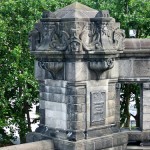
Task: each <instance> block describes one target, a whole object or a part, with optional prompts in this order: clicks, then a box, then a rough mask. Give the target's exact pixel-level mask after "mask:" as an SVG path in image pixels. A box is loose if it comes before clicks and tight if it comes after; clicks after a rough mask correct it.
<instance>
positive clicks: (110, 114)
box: [107, 108, 116, 117]
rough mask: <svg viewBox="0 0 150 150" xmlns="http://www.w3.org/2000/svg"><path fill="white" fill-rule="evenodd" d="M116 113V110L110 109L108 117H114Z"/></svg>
mask: <svg viewBox="0 0 150 150" xmlns="http://www.w3.org/2000/svg"><path fill="white" fill-rule="evenodd" d="M115 111H116V109H115V108H110V109H108V112H107V114H108V115H107V117H111V116H114V115H115Z"/></svg>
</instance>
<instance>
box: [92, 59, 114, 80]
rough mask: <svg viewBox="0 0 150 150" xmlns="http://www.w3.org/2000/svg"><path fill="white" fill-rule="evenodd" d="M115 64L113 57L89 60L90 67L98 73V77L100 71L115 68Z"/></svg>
mask: <svg viewBox="0 0 150 150" xmlns="http://www.w3.org/2000/svg"><path fill="white" fill-rule="evenodd" d="M113 66H114V59H113V58H108V59H102V60H101V61H98V62H97V61H93V62H89V69H90V70H92V71H94V72H95V73H96V76H97V79H98V77H99V74H100V73H102V72H104V71H106V70H109V69H111V68H113Z"/></svg>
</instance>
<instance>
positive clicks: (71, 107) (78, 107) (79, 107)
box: [67, 104, 85, 114]
mask: <svg viewBox="0 0 150 150" xmlns="http://www.w3.org/2000/svg"><path fill="white" fill-rule="evenodd" d="M72 112H78V113H82V112H85V104H67V113H68V114H70V113H72Z"/></svg>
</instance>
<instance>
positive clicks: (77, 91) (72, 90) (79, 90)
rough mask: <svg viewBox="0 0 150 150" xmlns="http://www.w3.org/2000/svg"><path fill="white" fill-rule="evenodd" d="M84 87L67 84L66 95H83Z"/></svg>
mask: <svg viewBox="0 0 150 150" xmlns="http://www.w3.org/2000/svg"><path fill="white" fill-rule="evenodd" d="M85 94H86V89H85V87H84V86H77V87H75V86H68V87H67V95H85Z"/></svg>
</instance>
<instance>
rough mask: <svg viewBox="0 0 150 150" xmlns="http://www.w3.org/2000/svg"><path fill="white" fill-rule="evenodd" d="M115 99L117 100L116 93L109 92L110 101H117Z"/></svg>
mask: <svg viewBox="0 0 150 150" xmlns="http://www.w3.org/2000/svg"><path fill="white" fill-rule="evenodd" d="M115 99H116V93H115V91H112V92H108V100H115Z"/></svg>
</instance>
